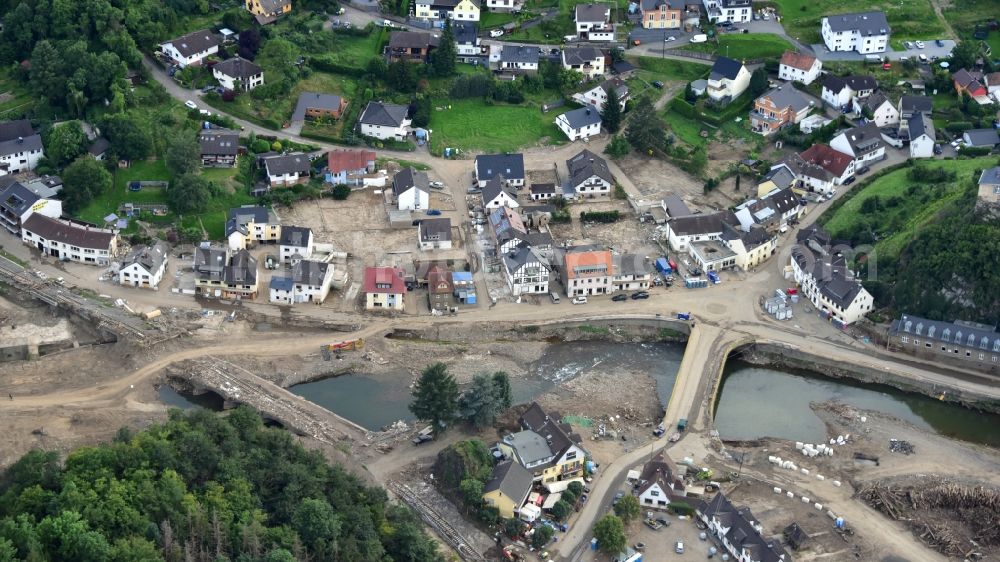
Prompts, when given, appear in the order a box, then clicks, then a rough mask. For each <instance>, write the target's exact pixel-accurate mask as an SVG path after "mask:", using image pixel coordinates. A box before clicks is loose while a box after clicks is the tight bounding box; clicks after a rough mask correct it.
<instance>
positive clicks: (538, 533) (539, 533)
mask: <svg viewBox="0 0 1000 562" xmlns="http://www.w3.org/2000/svg"><path fill="white" fill-rule="evenodd" d="M554 534H555V531H553V530H552V527H549V526H548V525H539V526H538V527H536V528H535V534H534V535H531V546H533V547H535V550H541V549H543V548H545V545H547V544H549V541H551V540H552V535H554Z"/></svg>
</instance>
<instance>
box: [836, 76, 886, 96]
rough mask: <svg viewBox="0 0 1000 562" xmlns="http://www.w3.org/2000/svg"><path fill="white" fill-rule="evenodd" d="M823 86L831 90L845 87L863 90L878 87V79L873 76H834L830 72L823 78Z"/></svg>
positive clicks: (858, 90)
mask: <svg viewBox="0 0 1000 562" xmlns="http://www.w3.org/2000/svg"><path fill="white" fill-rule="evenodd" d="M823 88H825V89H827V90H830V91H831V92H840V91H841V90H843V89H844V88H850V89H852V90H854V91H855V92H863V91H867V90H874V89H876V88H878V81H877V80H875V78H874V77H872V76H834V75H832V74H830V75H828V76H827V77H826V79H824V80H823Z"/></svg>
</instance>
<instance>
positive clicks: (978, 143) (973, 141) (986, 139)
mask: <svg viewBox="0 0 1000 562" xmlns="http://www.w3.org/2000/svg"><path fill="white" fill-rule="evenodd" d="M963 137H966V138H968V139H969V140H968V144H970V145H972V146H975V147H984V146H996V145H997V143H1000V138H998V136H997V130H996V129H971V130H968V131H965V133H964V134H963Z"/></svg>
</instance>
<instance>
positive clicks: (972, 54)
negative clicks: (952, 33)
mask: <svg viewBox="0 0 1000 562" xmlns="http://www.w3.org/2000/svg"><path fill="white" fill-rule="evenodd" d="M981 56H982V47H981V46H980V45H979V41H959V42H958V44H957V45H955V48H954V49H952V51H951V68H972V67H974V66H975V65H976V59H978V58H980V57H981Z"/></svg>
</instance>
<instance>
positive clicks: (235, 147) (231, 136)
mask: <svg viewBox="0 0 1000 562" xmlns="http://www.w3.org/2000/svg"><path fill="white" fill-rule="evenodd" d="M198 145H199V146H200V147H201V165H202V166H204V167H206V168H234V167H236V157H237V156H238V155H239V152H240V134H239V133H237V132H236V131H230V130H228V129H215V128H212V129H201V130H199V131H198Z"/></svg>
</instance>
